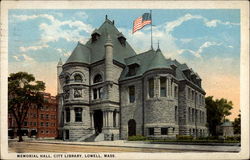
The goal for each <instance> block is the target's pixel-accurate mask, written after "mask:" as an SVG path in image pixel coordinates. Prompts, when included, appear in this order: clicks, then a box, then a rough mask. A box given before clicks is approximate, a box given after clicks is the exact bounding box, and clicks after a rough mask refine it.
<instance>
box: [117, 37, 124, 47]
mask: <svg viewBox="0 0 250 160" xmlns="http://www.w3.org/2000/svg"><path fill="white" fill-rule="evenodd" d="M118 40H119V42H120V43H121V45H122V46H125V45H126V38H125V37H124V36H120V37H118Z"/></svg>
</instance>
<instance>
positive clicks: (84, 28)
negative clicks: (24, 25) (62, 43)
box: [13, 12, 94, 43]
mask: <svg viewBox="0 0 250 160" xmlns="http://www.w3.org/2000/svg"><path fill="white" fill-rule="evenodd" d="M78 15H79V16H84V12H79V13H78ZM13 17H14V18H16V19H18V20H20V21H27V20H34V19H37V18H45V19H48V20H49V21H50V22H49V23H46V22H44V23H41V24H40V25H39V29H40V30H41V31H42V33H41V42H42V43H48V42H55V41H58V40H59V39H60V38H62V39H65V40H66V41H68V42H72V41H74V42H77V41H83V42H86V41H87V37H84V36H83V35H82V33H80V32H86V33H88V34H90V33H91V32H92V31H93V30H94V28H93V27H92V26H91V25H89V24H86V23H84V22H83V21H78V20H67V21H63V20H62V21H61V20H59V19H56V18H55V17H54V16H53V15H49V14H38V15H13ZM85 18H86V15H85ZM63 27H68V28H67V29H65V28H63Z"/></svg>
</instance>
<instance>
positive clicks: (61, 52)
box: [56, 48, 71, 57]
mask: <svg viewBox="0 0 250 160" xmlns="http://www.w3.org/2000/svg"><path fill="white" fill-rule="evenodd" d="M56 51H57V52H59V54H60V55H61V56H64V57H68V56H70V55H71V51H67V50H66V49H64V48H56Z"/></svg>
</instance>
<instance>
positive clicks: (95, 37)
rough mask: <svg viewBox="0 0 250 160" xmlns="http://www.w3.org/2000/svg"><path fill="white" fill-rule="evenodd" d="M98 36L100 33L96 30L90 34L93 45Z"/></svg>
mask: <svg viewBox="0 0 250 160" xmlns="http://www.w3.org/2000/svg"><path fill="white" fill-rule="evenodd" d="M100 36H101V33H100V32H99V31H98V30H97V29H95V30H94V31H93V33H92V34H91V40H92V43H94V42H95V41H97V40H98V39H99V38H100Z"/></svg>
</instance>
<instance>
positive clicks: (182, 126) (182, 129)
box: [178, 82, 188, 135]
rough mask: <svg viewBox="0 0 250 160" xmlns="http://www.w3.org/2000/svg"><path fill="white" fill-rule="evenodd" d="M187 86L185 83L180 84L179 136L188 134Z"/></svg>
mask: <svg viewBox="0 0 250 160" xmlns="http://www.w3.org/2000/svg"><path fill="white" fill-rule="evenodd" d="M185 88H186V85H185V83H184V82H181V83H179V94H178V96H179V99H178V101H179V107H178V110H179V134H180V135H186V134H188V131H187V127H186V123H187V119H188V117H187V101H186V89H185Z"/></svg>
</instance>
